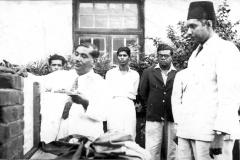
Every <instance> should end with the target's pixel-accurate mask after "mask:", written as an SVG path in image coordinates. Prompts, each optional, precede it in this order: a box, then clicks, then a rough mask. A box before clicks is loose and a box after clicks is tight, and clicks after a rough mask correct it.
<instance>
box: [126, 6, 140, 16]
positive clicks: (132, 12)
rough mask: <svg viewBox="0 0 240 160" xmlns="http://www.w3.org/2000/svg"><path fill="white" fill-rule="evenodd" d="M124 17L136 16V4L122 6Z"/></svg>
mask: <svg viewBox="0 0 240 160" xmlns="http://www.w3.org/2000/svg"><path fill="white" fill-rule="evenodd" d="M124 15H125V16H137V15H138V9H137V4H124Z"/></svg>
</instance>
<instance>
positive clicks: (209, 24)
mask: <svg viewBox="0 0 240 160" xmlns="http://www.w3.org/2000/svg"><path fill="white" fill-rule="evenodd" d="M206 25H207V26H208V27H211V28H212V21H210V20H207V21H206Z"/></svg>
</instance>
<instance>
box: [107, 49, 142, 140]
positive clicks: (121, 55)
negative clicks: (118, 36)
mask: <svg viewBox="0 0 240 160" xmlns="http://www.w3.org/2000/svg"><path fill="white" fill-rule="evenodd" d="M130 57H131V51H130V49H129V48H128V47H120V48H119V49H118V51H117V60H118V63H119V66H118V67H116V68H114V69H111V70H109V71H108V72H107V74H106V81H107V83H108V87H109V88H110V91H111V93H110V94H111V96H112V100H111V107H110V109H111V110H110V113H109V117H108V120H107V127H108V130H110V131H121V132H125V133H129V134H131V135H132V136H133V139H135V137H136V111H135V106H134V103H133V100H135V99H136V95H137V91H138V85H139V80H140V77H139V74H138V72H136V71H134V70H132V69H130V67H129V61H130Z"/></svg>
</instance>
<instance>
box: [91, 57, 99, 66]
mask: <svg viewBox="0 0 240 160" xmlns="http://www.w3.org/2000/svg"><path fill="white" fill-rule="evenodd" d="M97 60H98V59H97V58H94V59H93V63H92V66H93V67H95V65H96V63H97Z"/></svg>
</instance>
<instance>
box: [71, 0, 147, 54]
mask: <svg viewBox="0 0 240 160" xmlns="http://www.w3.org/2000/svg"><path fill="white" fill-rule="evenodd" d="M144 1H145V0H108V1H107V2H109V3H134V4H137V7H138V26H137V28H135V29H134V28H80V27H78V24H79V23H78V22H79V19H78V13H79V3H106V0H73V28H72V29H73V48H75V47H76V46H77V45H78V43H77V41H78V39H77V37H79V36H81V35H100V36H101V35H102V36H103V35H105V36H107V35H137V36H138V37H139V40H138V44H139V45H140V46H141V48H140V51H141V52H143V51H144V36H145V32H144ZM106 44H109V43H108V42H107V43H106ZM111 58H113V57H111Z"/></svg>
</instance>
